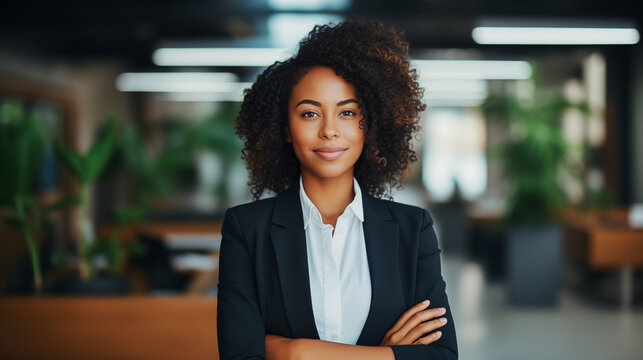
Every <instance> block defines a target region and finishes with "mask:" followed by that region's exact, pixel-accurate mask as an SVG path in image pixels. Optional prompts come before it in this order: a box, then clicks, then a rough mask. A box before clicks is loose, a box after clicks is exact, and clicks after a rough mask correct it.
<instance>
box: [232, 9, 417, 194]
mask: <svg viewBox="0 0 643 360" xmlns="http://www.w3.org/2000/svg"><path fill="white" fill-rule="evenodd" d="M408 48H409V46H408V42H406V41H405V40H404V39H403V35H402V33H401V32H399V31H397V30H396V29H394V28H392V27H388V26H385V25H384V24H382V23H380V22H362V21H355V20H348V21H345V22H342V23H339V24H337V25H317V26H315V28H314V29H313V30H312V31H311V32H310V33H309V34H308V35H307V36H306V37H305V38H304V39H302V40H301V42H300V43H299V47H298V49H297V52H296V54H295V55H294V56H292V57H291V58H290V59H288V60H285V61H278V62H276V63H274V64H272V65H271V66H269V67H268V68H267V69H266V70H265V71H264V72H263V73H262V74H260V75H259V76H258V77H257V80H256V81H255V83H254V84H253V85H252V87H251V88H250V89H246V90H245V91H244V100H243V103H242V104H241V109H240V111H239V114H238V116H237V119H236V124H235V130H236V133H237V135H238V136H239V137H240V138H241V139H242V140H243V142H244V148H243V150H242V154H243V155H242V159H244V160H245V161H246V166H247V168H248V171H249V174H250V180H249V182H248V185H250V187H251V192H252V195H253V196H254V199H255V200H256V199H258V198H259V197H260V196H261V195H262V194H263V192H264V191H265V190H271V191H273V192H275V193H277V194H279V193H281V192H283V191H284V190H286V189H287V188H288V187H290V186H291V185H292V184H293V183H294V181H295V180H297V179H298V177H299V174H300V171H301V170H300V168H299V161H298V160H297V157H296V156H295V152H294V150H293V147H292V144H291V143H288V142H287V141H286V129H287V127H288V100H289V98H290V95H291V91H292V88H293V87H294V86H295V85H296V84H297V82H298V81H299V79H301V77H302V76H303V75H304V74H306V72H307V71H308V70H309V69H311V68H313V67H316V66H327V67H330V68H332V69H333V70H334V71H335V73H336V74H337V75H338V76H341V77H342V78H343V79H344V80H345V81H346V82H348V83H350V84H352V85H353V86H354V87H355V92H356V95H357V100H358V105H359V108H360V110H361V113H362V116H363V118H362V119H361V120H360V127H361V128H362V129H364V149H363V150H362V154H361V155H360V157H359V159H358V160H357V162H356V163H355V166H354V176H355V178H356V179H357V181H358V182H359V184H360V187H361V188H362V190H363V191H366V192H367V193H369V194H371V195H373V196H375V197H388V198H391V196H390V188H393V187H395V186H396V185H397V188H401V186H402V184H401V180H402V179H403V178H404V176H405V175H406V173H407V172H408V170H409V164H410V163H411V162H414V161H416V160H417V157H416V155H415V152H414V151H413V149H412V145H411V140H412V139H413V134H414V133H415V132H416V131H418V130H419V119H420V113H421V112H422V111H424V109H425V108H426V105H425V104H424V103H422V97H423V93H424V90H423V89H422V88H420V85H419V84H418V81H417V79H418V75H417V74H416V71H415V69H411V68H410V67H409V57H408ZM387 186H390V188H388V190H389V191H388V192H387Z"/></svg>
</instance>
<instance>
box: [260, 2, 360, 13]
mask: <svg viewBox="0 0 643 360" xmlns="http://www.w3.org/2000/svg"><path fill="white" fill-rule="evenodd" d="M267 2H268V6H269V7H270V8H271V9H274V10H278V11H290V10H304V11H319V10H333V11H341V10H346V9H348V7H349V6H350V4H351V1H350V0H267Z"/></svg>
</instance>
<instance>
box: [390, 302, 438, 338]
mask: <svg viewBox="0 0 643 360" xmlns="http://www.w3.org/2000/svg"><path fill="white" fill-rule="evenodd" d="M430 303H431V302H430V301H429V300H424V301H422V302H421V303H418V304H416V305H414V306H413V307H411V308H410V309H408V310H406V311H405V312H404V314H402V316H400V318H399V319H398V320H397V321H396V322H395V325H393V327H392V328H390V329H389V331H388V332H389V333H395V332H397V331H398V330H400V329H401V328H402V326H404V324H406V322H407V321H408V320H409V319H410V318H411V316H413V315H415V314H416V313H418V312H420V311H422V310H424V309H426V307H427V306H429V304H430Z"/></svg>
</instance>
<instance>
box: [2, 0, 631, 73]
mask: <svg viewBox="0 0 643 360" xmlns="http://www.w3.org/2000/svg"><path fill="white" fill-rule="evenodd" d="M638 3H640V1H638V0H637V1H635V0H611V1H609V2H608V1H603V0H537V1H533V2H532V1H516V0H496V1H483V0H460V1H456V0H451V1H448V0H395V1H385V0H353V2H352V5H351V7H350V8H349V9H348V10H346V11H344V12H339V13H336V14H338V15H341V16H343V17H359V18H367V19H378V20H381V21H384V22H385V23H388V24H391V25H394V26H396V27H398V28H401V29H403V30H404V31H405V33H406V35H407V38H408V39H409V41H410V43H411V46H412V47H416V48H425V47H426V48H471V47H476V45H475V43H474V42H473V41H472V39H471V30H472V28H473V27H474V25H475V24H476V22H477V21H478V20H480V19H481V18H483V17H500V18H522V19H525V18H527V19H530V18H531V19H533V18H546V19H551V18H562V19H566V20H580V21H583V20H587V19H589V21H590V22H591V21H602V20H616V21H626V22H631V24H633V25H638V24H641V23H642V22H643V11H641V10H640V6H639V4H638ZM0 9H1V10H0V13H1V14H0V19H1V21H0V51H17V52H25V53H28V54H31V55H35V56H39V57H45V58H48V57H53V58H64V59H71V60H79V59H88V58H107V59H117V60H121V61H125V62H126V63H128V64H130V65H131V66H140V67H145V66H150V65H151V60H150V54H151V53H152V51H153V50H154V49H155V48H156V47H157V46H158V44H159V43H160V42H161V41H165V40H172V39H194V40H199V39H202V40H206V39H208V40H212V39H228V40H229V39H243V38H250V37H255V36H262V35H265V28H266V25H265V24H266V19H267V17H268V16H270V15H271V14H274V13H275V11H273V10H271V9H269V8H268V7H267V5H266V2H265V0H245V1H243V0H236V1H235V0H208V1H205V0H182V1H168V0H155V1H152V0H143V1H131V0H129V1H126V0H111V1H94V0H85V1H79V0H74V1H64V2H53V1H30V2H18V1H6V2H5V3H4V4H3V5H2V6H1V7H0ZM639 46H640V45H639Z"/></svg>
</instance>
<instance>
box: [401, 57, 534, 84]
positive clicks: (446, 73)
mask: <svg viewBox="0 0 643 360" xmlns="http://www.w3.org/2000/svg"><path fill="white" fill-rule="evenodd" d="M411 66H412V67H415V68H416V69H417V70H418V74H419V75H420V78H422V79H471V80H476V79H479V80H522V79H528V78H529V77H531V65H529V63H528V62H526V61H501V60H413V61H412V64H411Z"/></svg>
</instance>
